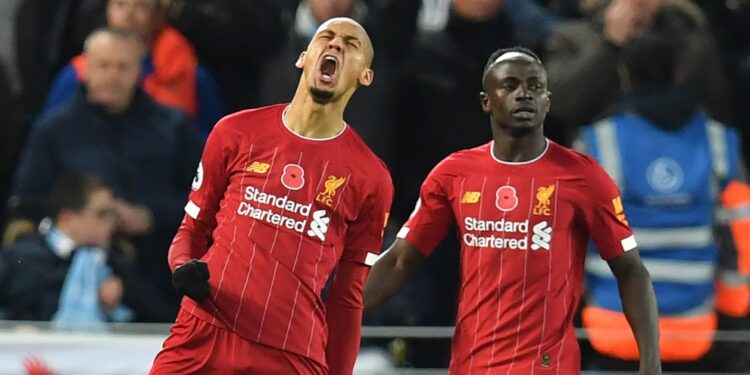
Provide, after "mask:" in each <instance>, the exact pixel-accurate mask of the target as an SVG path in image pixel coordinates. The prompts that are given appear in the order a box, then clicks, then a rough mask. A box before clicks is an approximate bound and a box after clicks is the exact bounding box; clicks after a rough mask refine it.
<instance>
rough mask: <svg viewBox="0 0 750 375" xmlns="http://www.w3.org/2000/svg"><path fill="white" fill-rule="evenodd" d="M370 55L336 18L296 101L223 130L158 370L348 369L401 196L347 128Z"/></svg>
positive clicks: (179, 251) (302, 61)
mask: <svg viewBox="0 0 750 375" xmlns="http://www.w3.org/2000/svg"><path fill="white" fill-rule="evenodd" d="M372 58H373V49H372V43H371V42H370V38H369V36H368V35H367V32H366V31H365V30H364V29H363V28H362V27H361V26H360V25H359V24H358V23H357V22H355V21H353V20H351V19H349V18H334V19H331V20H328V21H326V22H324V23H323V24H322V25H320V27H319V28H318V29H317V31H316V32H315V34H314V36H313V37H312V40H311V41H310V43H309V44H308V46H307V49H306V50H305V51H303V52H302V53H300V55H299V57H298V58H297V60H296V62H295V63H294V64H295V66H296V67H297V68H299V69H301V70H302V75H301V76H300V79H299V82H298V84H297V89H296V92H295V93H294V97H293V98H292V100H291V102H290V103H288V104H277V105H272V106H268V107H262V108H256V109H250V110H245V111H241V112H237V113H234V114H231V115H229V116H227V117H225V118H223V119H222V120H221V121H219V122H218V123H217V124H216V126H215V127H214V130H213V131H212V132H211V134H210V135H209V137H208V142H207V144H206V147H205V149H204V151H203V158H202V160H201V162H200V164H199V165H198V171H197V174H196V176H195V179H194V180H193V184H192V192H191V193H190V197H189V200H188V202H187V204H186V206H185V213H186V215H185V217H184V219H183V222H182V225H181V227H180V229H179V231H178V232H177V234H176V235H175V237H174V241H173V242H172V246H171V248H170V250H169V265H170V267H171V268H172V271H173V283H174V286H175V288H176V289H177V291H178V292H180V293H182V294H184V295H185V297H184V298H183V301H182V309H181V311H180V313H179V315H178V317H177V320H176V322H175V324H174V326H173V328H172V332H171V335H170V336H169V337H168V338H167V339H166V341H165V342H164V347H163V349H162V351H161V352H160V353H159V354H158V355H157V357H156V359H155V362H154V366H153V367H152V370H151V373H152V374H188V373H190V374H195V373H200V374H219V373H244V374H351V372H352V368H353V366H354V361H355V358H356V356H357V352H358V348H359V339H360V335H359V332H360V326H361V320H362V309H363V302H362V288H363V286H364V281H365V279H366V277H367V274H368V272H369V267H370V265H371V264H372V262H373V261H374V260H375V259H376V258H377V254H378V253H379V252H380V246H381V244H382V235H383V227H384V225H385V222H386V221H387V218H388V212H389V210H390V205H391V200H392V196H393V187H392V184H391V179H390V175H389V172H388V169H387V168H386V166H385V164H384V163H383V162H382V161H380V159H378V158H377V157H376V156H375V155H374V154H373V153H372V151H370V149H369V148H368V147H367V145H366V144H365V143H364V142H363V141H362V139H361V138H360V137H359V136H358V135H357V134H356V132H355V131H354V130H353V129H352V127H351V126H349V125H348V124H347V123H346V122H344V119H343V114H344V110H345V109H346V107H347V104H348V103H349V100H350V99H351V97H352V95H353V94H354V92H355V91H356V90H357V89H358V88H359V87H360V86H369V85H370V84H371V83H372V81H373V78H374V76H373V71H372V69H371V68H370V64H371V62H372ZM334 269H335V277H334V278H333V280H332V282H331V284H330V289H329V290H328V295H327V298H326V300H325V301H323V299H322V297H321V296H322V292H323V288H324V287H325V286H326V283H327V282H328V280H329V276H331V274H332V272H333V271H334Z"/></svg>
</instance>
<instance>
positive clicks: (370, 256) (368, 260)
mask: <svg viewBox="0 0 750 375" xmlns="http://www.w3.org/2000/svg"><path fill="white" fill-rule="evenodd" d="M381 256H382V254H381V255H378V254H375V253H370V252H368V253H367V256H366V257H365V265H366V266H372V265H374V264H375V262H377V261H378V259H380V257H381Z"/></svg>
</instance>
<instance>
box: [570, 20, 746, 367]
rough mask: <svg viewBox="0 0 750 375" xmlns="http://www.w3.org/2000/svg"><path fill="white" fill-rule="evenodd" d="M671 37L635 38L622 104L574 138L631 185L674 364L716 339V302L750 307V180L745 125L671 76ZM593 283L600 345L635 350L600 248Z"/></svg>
mask: <svg viewBox="0 0 750 375" xmlns="http://www.w3.org/2000/svg"><path fill="white" fill-rule="evenodd" d="M667 39H668V38H667V37H666V36H660V35H644V36H642V37H640V38H638V39H636V40H633V41H632V42H631V43H630V44H629V45H627V46H626V47H625V49H624V51H623V66H624V69H621V72H622V77H621V78H622V85H623V89H624V91H625V96H624V99H623V101H622V103H621V107H620V108H619V110H618V111H616V112H615V114H614V115H612V116H610V117H607V118H605V119H603V120H601V121H599V122H597V123H595V124H593V125H592V126H589V127H585V128H583V130H582V133H581V136H580V137H579V139H578V140H577V141H576V145H575V147H576V148H578V149H580V150H582V151H584V152H586V153H588V154H590V155H592V156H594V157H595V158H596V159H597V160H598V161H599V163H600V164H601V165H602V167H604V169H605V170H606V171H607V172H608V173H609V174H610V176H611V177H612V179H613V180H614V181H615V183H617V185H618V187H619V188H620V190H621V191H622V201H621V202H613V204H615V206H617V207H619V209H620V210H624V211H625V212H627V220H628V221H629V224H630V226H631V227H632V228H633V231H634V233H635V238H636V241H637V243H638V248H639V251H640V255H641V258H642V259H643V262H644V264H645V265H646V268H647V269H648V271H649V273H650V274H651V278H652V280H653V283H654V290H655V292H656V299H657V303H658V307H659V316H660V319H659V326H660V331H661V340H660V350H661V358H662V361H664V362H665V364H666V363H668V362H683V363H684V362H695V361H698V360H700V359H701V358H702V357H703V356H704V355H705V354H706V353H707V352H708V351H709V349H710V348H711V345H712V336H713V332H714V331H715V330H716V329H717V321H718V318H717V311H718V312H720V313H722V314H725V315H728V316H731V317H744V316H746V315H747V314H748V310H749V309H750V283H748V281H749V280H750V187H749V186H748V184H747V177H746V172H745V169H744V166H743V162H742V160H741V149H740V143H739V136H738V134H737V132H736V131H735V130H734V129H731V128H728V127H726V126H724V125H722V124H720V123H718V122H716V121H714V120H712V119H711V118H709V117H707V116H706V115H705V114H704V113H703V112H702V111H701V109H700V106H699V105H698V102H697V100H696V99H695V98H694V96H693V95H692V93H690V92H689V91H687V90H686V89H683V88H681V87H679V85H675V84H673V83H672V82H674V77H678V78H679V74H675V73H676V72H678V71H679V70H678V69H676V68H675V67H674V66H673V64H672V61H674V58H673V57H672V52H671V48H670V47H669V42H668V41H667ZM665 43H666V44H665ZM586 290H587V298H586V299H585V303H586V305H585V307H584V308H583V310H582V320H583V325H584V327H585V328H586V329H587V331H588V334H589V340H590V343H591V345H592V346H593V348H594V349H595V350H596V351H597V352H599V353H600V354H603V355H604V356H606V357H610V358H615V359H619V360H624V361H632V360H636V359H637V358H638V349H637V347H636V343H635V340H634V338H633V336H632V334H630V332H629V330H628V325H627V322H626V320H625V315H624V314H623V312H622V306H621V304H620V298H619V296H618V293H617V284H616V282H615V278H614V277H613V275H612V273H611V271H610V270H609V268H608V267H607V264H606V262H604V261H603V260H602V259H600V258H599V257H598V256H596V252H595V250H593V249H590V253H589V256H588V257H587V260H586ZM620 330H621V333H618V332H619V331H620ZM665 369H666V367H665Z"/></svg>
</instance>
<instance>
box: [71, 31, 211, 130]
mask: <svg viewBox="0 0 750 375" xmlns="http://www.w3.org/2000/svg"><path fill="white" fill-rule="evenodd" d="M70 63H71V65H72V66H73V69H74V70H75V72H76V77H77V78H78V80H79V81H82V80H83V79H84V77H86V58H85V56H84V55H79V56H76V57H74V58H73V60H71V62H70ZM151 63H152V64H153V67H154V71H153V72H151V74H149V75H148V76H146V77H145V80H144V81H143V82H142V84H141V86H142V87H143V90H144V91H145V92H147V93H148V94H149V95H151V97H153V98H154V100H156V101H157V102H159V103H161V104H165V105H169V106H173V107H176V108H180V109H182V110H183V111H185V113H187V114H188V115H190V116H192V117H195V116H196V115H197V113H198V95H197V93H196V72H197V70H198V58H197V57H196V55H195V51H194V50H193V47H192V45H191V44H190V42H189V41H188V40H187V39H186V38H185V37H184V36H182V34H180V33H179V32H178V31H177V30H175V29H174V28H171V27H165V28H163V29H162V30H161V31H160V32H159V33H158V34H157V36H156V39H155V40H154V44H153V46H152V48H151Z"/></svg>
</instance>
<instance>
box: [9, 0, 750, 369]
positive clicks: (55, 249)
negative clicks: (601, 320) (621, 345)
mask: <svg viewBox="0 0 750 375" xmlns="http://www.w3.org/2000/svg"><path fill="white" fill-rule="evenodd" d="M335 16H348V17H351V18H353V19H355V20H357V21H359V22H360V23H361V24H363V25H364V26H365V28H366V29H367V31H368V32H369V33H370V36H371V38H372V40H373V44H374V47H375V60H374V66H373V69H374V71H375V81H374V84H373V86H371V87H368V88H362V89H361V90H359V91H358V92H357V93H356V94H355V95H354V97H353V99H352V102H351V104H350V106H349V108H348V111H347V112H346V114H345V119H346V120H347V122H349V123H350V124H352V126H353V128H354V129H355V130H356V131H357V132H359V133H360V134H361V135H362V137H363V138H364V140H365V141H366V142H367V143H368V144H369V145H370V147H371V148H372V149H373V150H374V151H375V152H376V154H378V155H379V156H380V157H381V158H382V159H383V160H384V161H385V162H386V164H387V165H388V166H389V168H390V170H391V173H392V175H393V179H394V184H395V187H396V198H395V202H394V208H393V212H392V215H391V220H390V223H389V227H388V229H389V230H388V232H387V235H386V243H388V242H390V241H391V239H392V238H393V236H394V233H395V230H396V229H397V228H398V227H399V226H400V225H401V224H402V223H403V222H404V221H405V219H406V218H407V217H408V215H409V213H410V212H411V210H412V208H413V205H414V202H415V200H416V198H417V196H418V191H419V185H420V183H421V181H423V180H424V177H425V176H426V175H427V173H428V172H429V170H430V168H431V167H432V166H434V165H435V164H436V163H437V162H438V161H440V160H441V159H442V158H444V157H445V156H447V155H448V154H449V153H451V152H453V151H456V150H458V149H462V148H469V147H473V146H477V145H479V144H482V143H485V142H487V141H489V139H490V132H489V129H490V128H489V126H488V120H487V117H486V115H485V114H484V113H483V112H482V109H481V107H480V103H479V95H478V94H479V92H480V90H481V85H480V78H481V73H482V70H483V68H484V64H485V62H486V59H487V57H488V56H489V55H490V54H491V53H492V52H493V51H495V50H496V49H498V48H501V47H510V46H515V45H523V46H526V47H528V48H530V49H532V50H533V51H534V52H536V53H537V54H539V55H540V56H541V57H542V60H543V62H544V64H545V65H546V67H547V69H548V79H549V87H550V91H551V92H552V105H551V111H550V113H549V115H548V117H547V121H546V123H545V132H546V134H547V136H548V137H549V138H550V139H552V140H554V141H556V142H558V143H561V144H563V145H566V146H570V145H571V144H572V143H573V141H574V140H575V139H576V137H578V134H579V133H580V131H581V129H582V128H584V127H585V126H587V125H591V124H594V123H597V122H598V121H600V120H602V119H606V118H609V117H610V116H613V115H615V114H617V113H620V112H622V111H623V110H626V109H627V108H632V107H635V108H636V109H638V110H641V111H642V112H644V113H646V115H645V117H647V118H649V119H652V120H653V121H654V122H656V123H663V124H666V125H667V126H668V125H669V124H672V123H675V124H676V125H674V126H680V125H681V124H682V123H684V122H685V121H687V120H688V119H689V118H692V114H694V113H695V112H700V113H702V114H705V116H707V117H708V118H711V119H713V120H715V121H717V122H720V123H722V124H724V125H726V126H728V127H729V128H730V129H734V130H736V131H737V132H738V134H740V139H741V140H744V142H741V143H748V139H747V138H748V136H750V131H746V130H745V127H746V126H747V124H750V113H749V112H747V111H746V109H745V106H746V105H748V104H750V1H748V0H611V1H610V0H302V1H299V0H189V1H188V0H77V1H69V0H61V1H53V2H50V1H42V0H4V1H2V2H0V209H2V212H3V216H2V220H1V221H0V227H1V228H3V238H2V240H3V244H2V245H3V251H2V257H0V259H1V260H0V317H1V318H5V319H22V320H52V321H55V322H58V323H59V324H66V323H70V322H77V321H88V322H109V321H116V322H119V321H137V322H170V321H172V320H173V319H174V316H175V314H176V311H177V304H178V301H179V300H178V296H176V295H175V293H174V292H173V290H172V288H171V284H170V273H169V268H168V266H167V262H166V260H167V256H166V255H167V250H168V247H169V243H170V242H171V239H172V236H173V235H174V233H175V230H176V228H177V226H178V225H179V222H180V220H181V218H182V215H183V206H184V203H185V201H186V197H187V193H188V191H189V186H190V183H191V179H192V178H193V176H194V173H195V168H196V166H197V164H198V159H199V157H200V154H201V151H202V145H203V142H204V140H205V138H206V136H207V134H208V133H209V132H210V130H211V128H212V126H213V124H214V123H215V122H216V120H218V119H219V118H220V117H222V116H223V115H225V114H228V113H231V112H233V111H236V110H240V109H244V108H251V107H258V106H264V105H269V104H275V103H279V102H285V101H288V100H289V99H290V98H291V96H292V95H293V93H294V90H295V88H296V86H297V81H298V79H299V74H300V71H299V70H298V69H297V68H295V66H294V62H295V60H296V59H297V57H298V56H299V53H300V52H301V51H303V50H304V49H305V47H306V45H307V43H308V42H309V39H310V38H311V37H312V35H313V33H314V31H315V30H316V28H317V27H318V25H319V24H320V23H321V22H322V21H324V20H326V19H329V18H331V17H335ZM647 34H658V35H660V36H661V37H664V38H667V39H668V40H669V43H668V45H671V46H672V47H673V49H674V56H673V58H665V57H664V54H660V53H647V54H643V53H641V54H639V55H638V56H637V59H635V60H634V61H633V65H631V66H630V73H631V76H632V73H633V71H634V70H636V71H638V72H642V73H643V72H645V73H644V74H642V75H641V76H639V77H644V76H645V77H646V79H645V80H640V81H634V80H627V79H624V78H623V76H624V74H623V69H622V66H623V59H624V57H627V56H624V53H623V51H626V50H628V49H627V47H628V46H629V43H630V42H631V41H633V40H634V39H636V38H640V37H642V36H643V35H647ZM628 56H631V57H632V56H633V55H628ZM650 59H651V60H650ZM665 59H666V60H668V61H669V62H670V64H671V65H670V67H668V69H667V70H666V71H667V72H671V73H670V76H669V77H668V79H663V78H664V76H663V75H662V76H659V73H660V72H659V71H657V72H656V73H654V74H655V75H654V74H651V73H653V72H651V73H649V72H650V71H649V67H651V66H657V65H659V64H662V65H663V63H664V61H665ZM639 69H641V70H639ZM672 73H673V74H672ZM649 74H651V75H649ZM664 74H666V73H664ZM630 78H632V77H630ZM660 78H662V79H660ZM650 79H653V80H652V81H651V80H650ZM660 85H661V86H666V87H667V88H657V89H655V88H654V87H656V86H660ZM661 86H660V87H661ZM634 98H636V99H638V100H639V101H638V102H637V103H634V101H633V99H634ZM676 108H677V109H676ZM680 110H684V111H687V114H684V113H681V112H680ZM633 152H637V150H633ZM747 156H748V155H747V149H745V154H744V155H742V156H741V157H740V159H742V158H744V159H747ZM740 164H742V163H740ZM625 209H626V211H627V210H628V207H627V206H626V207H625ZM458 248H459V246H458V243H457V242H456V240H455V239H449V240H446V241H445V242H444V243H443V245H442V246H441V250H440V251H437V252H436V254H435V255H434V256H432V257H431V258H430V259H429V261H428V265H427V266H426V267H423V268H422V270H421V271H420V272H419V274H418V275H416V277H415V278H414V280H413V282H412V283H411V284H409V286H408V289H407V290H405V291H404V292H403V293H401V294H399V295H398V296H396V297H395V298H394V300H393V301H392V302H391V303H390V304H389V305H388V306H387V307H386V308H384V309H382V310H381V311H378V312H376V313H374V314H372V315H371V316H368V317H366V323H369V324H382V325H438V326H440V325H450V324H452V321H451V320H452V319H453V317H454V312H455V302H456V293H457V280H458V264H457V263H458V256H457V252H458ZM19 264H22V265H23V267H19V266H18V265H19ZM81 296H84V297H81ZM739 310H740V311H735V312H736V314H734V315H737V316H735V317H733V318H732V319H729V321H731V323H727V324H729V326H731V327H732V328H738V327H739V328H747V326H748V324H747V321H746V319H744V318H743V317H742V316H741V315H744V314H746V313H747V311H746V309H745V310H743V309H739ZM722 324H723V323H722ZM720 328H722V326H721V325H720ZM371 344H373V345H388V347H389V349H390V352H391V353H392V355H393V356H394V359H395V361H397V362H399V363H400V364H402V365H414V366H434V367H440V366H446V365H447V363H446V361H447V358H448V357H449V356H448V346H447V344H446V343H444V342H428V341H417V342H414V341H412V342H407V341H404V340H386V341H378V340H374V341H372V342H371ZM592 351H593V349H591V348H587V349H585V350H584V354H585V355H586V353H589V352H592ZM709 355H712V356H714V357H713V359H712V361H713V362H712V363H711V364H710V365H706V366H709V367H711V366H714V367H715V366H719V364H721V366H724V367H725V368H727V369H734V370H737V369H738V368H742V367H743V366H750V351H748V350H746V349H744V348H743V347H741V345H734V346H732V347H731V348H729V349H726V348H725V349H722V350H718V349H712V352H711V353H710V354H709ZM717 368H718V367H717ZM747 368H750V367H745V369H747Z"/></svg>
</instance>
